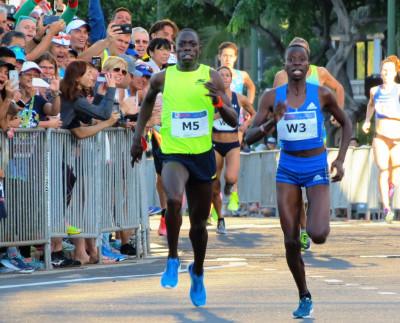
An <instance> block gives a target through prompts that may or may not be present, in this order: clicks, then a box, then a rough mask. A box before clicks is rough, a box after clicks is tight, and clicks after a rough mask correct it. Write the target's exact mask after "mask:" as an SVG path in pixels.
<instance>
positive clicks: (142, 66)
mask: <svg viewBox="0 0 400 323" xmlns="http://www.w3.org/2000/svg"><path fill="white" fill-rule="evenodd" d="M136 69H139V70H145V71H149V72H150V73H153V69H152V68H151V67H150V66H148V65H145V64H140V65H136Z"/></svg>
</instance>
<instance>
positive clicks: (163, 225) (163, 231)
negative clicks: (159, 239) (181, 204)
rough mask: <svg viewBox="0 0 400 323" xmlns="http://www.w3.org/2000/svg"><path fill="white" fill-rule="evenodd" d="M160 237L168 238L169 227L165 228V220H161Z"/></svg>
mask: <svg viewBox="0 0 400 323" xmlns="http://www.w3.org/2000/svg"><path fill="white" fill-rule="evenodd" d="M158 235H159V236H167V227H166V226H165V218H161V219H160V226H159V227H158Z"/></svg>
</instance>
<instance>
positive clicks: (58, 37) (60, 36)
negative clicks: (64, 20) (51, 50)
mask: <svg viewBox="0 0 400 323" xmlns="http://www.w3.org/2000/svg"><path fill="white" fill-rule="evenodd" d="M54 38H55V39H65V40H70V39H71V38H70V37H69V35H68V34H58V35H57V36H54Z"/></svg>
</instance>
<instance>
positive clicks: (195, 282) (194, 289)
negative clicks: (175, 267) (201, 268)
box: [187, 262, 207, 306]
mask: <svg viewBox="0 0 400 323" xmlns="http://www.w3.org/2000/svg"><path fill="white" fill-rule="evenodd" d="M187 271H188V273H189V276H190V280H191V286H190V299H191V301H192V303H193V305H195V306H204V305H206V301H207V294H206V288H205V287H204V283H203V279H204V273H203V275H201V276H197V275H196V274H194V273H193V262H192V263H190V264H189V265H188V267H187Z"/></svg>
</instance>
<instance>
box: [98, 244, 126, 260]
mask: <svg viewBox="0 0 400 323" xmlns="http://www.w3.org/2000/svg"><path fill="white" fill-rule="evenodd" d="M101 253H102V254H103V255H104V256H106V257H107V258H109V259H115V261H123V260H125V259H126V257H125V256H124V255H118V254H115V253H113V252H112V251H111V250H110V249H108V248H107V247H106V246H104V245H101Z"/></svg>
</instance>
